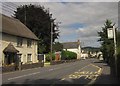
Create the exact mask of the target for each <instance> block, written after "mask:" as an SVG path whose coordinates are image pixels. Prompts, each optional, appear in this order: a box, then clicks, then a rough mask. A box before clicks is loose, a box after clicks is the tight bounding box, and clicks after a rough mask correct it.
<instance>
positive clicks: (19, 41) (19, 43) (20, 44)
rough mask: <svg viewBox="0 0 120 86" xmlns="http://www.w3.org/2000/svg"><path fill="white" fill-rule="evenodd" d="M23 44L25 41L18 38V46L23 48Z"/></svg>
mask: <svg viewBox="0 0 120 86" xmlns="http://www.w3.org/2000/svg"><path fill="white" fill-rule="evenodd" d="M22 43H23V39H22V38H20V37H18V38H17V46H22Z"/></svg>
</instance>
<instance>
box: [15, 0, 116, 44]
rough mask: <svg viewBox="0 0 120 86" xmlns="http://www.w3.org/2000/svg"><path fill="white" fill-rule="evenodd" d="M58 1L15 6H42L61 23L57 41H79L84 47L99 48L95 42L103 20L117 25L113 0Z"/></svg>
mask: <svg viewBox="0 0 120 86" xmlns="http://www.w3.org/2000/svg"><path fill="white" fill-rule="evenodd" d="M54 1H55V0H54ZM59 1H61V0H58V2H54V3H52V2H51V3H43V2H41V3H38V2H37V3H33V2H27V3H24V2H21V3H15V4H17V5H20V4H30V3H32V4H36V5H43V6H45V8H46V9H47V8H49V10H50V12H51V13H52V14H53V18H57V20H56V22H62V23H61V24H60V32H61V33H60V39H59V40H60V41H61V42H65V41H75V40H77V39H80V40H81V41H82V42H84V43H85V45H86V46H88V45H90V44H91V46H100V44H99V43H98V42H97V40H98V35H97V32H98V31H101V27H102V26H103V24H104V22H105V20H106V19H111V20H112V21H113V22H115V23H116V25H118V24H117V21H118V3H117V2H112V1H113V0H107V1H111V2H97V0H94V1H95V2H77V0H74V2H73V0H69V2H66V1H67V0H66V1H65V0H62V1H64V2H66V3H59ZM75 1H76V2H75ZM81 1H83V0H81ZM86 1H88V0H86ZM100 1H103V0H100ZM115 1H117V0H115ZM71 2H72V3H71Z"/></svg>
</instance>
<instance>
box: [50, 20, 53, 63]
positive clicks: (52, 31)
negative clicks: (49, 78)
mask: <svg viewBox="0 0 120 86" xmlns="http://www.w3.org/2000/svg"><path fill="white" fill-rule="evenodd" d="M52 44H53V21H51V50H50V51H51V53H50V63H52Z"/></svg>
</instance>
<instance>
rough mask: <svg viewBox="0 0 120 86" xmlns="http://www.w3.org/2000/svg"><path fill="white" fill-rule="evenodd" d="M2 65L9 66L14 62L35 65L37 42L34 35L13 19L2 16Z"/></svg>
mask: <svg viewBox="0 0 120 86" xmlns="http://www.w3.org/2000/svg"><path fill="white" fill-rule="evenodd" d="M0 15H1V16H2V31H0V34H2V39H0V42H1V44H2V49H1V50H2V60H1V61H2V65H3V66H4V65H11V64H15V63H16V62H19V61H21V62H23V64H28V63H36V62H38V59H37V47H38V46H37V41H38V40H39V39H38V38H37V37H36V36H35V34H34V33H33V32H32V31H31V30H29V29H28V28H27V27H26V26H25V25H24V24H22V23H21V22H20V21H19V20H17V19H15V18H11V17H8V16H5V15H2V14H0Z"/></svg>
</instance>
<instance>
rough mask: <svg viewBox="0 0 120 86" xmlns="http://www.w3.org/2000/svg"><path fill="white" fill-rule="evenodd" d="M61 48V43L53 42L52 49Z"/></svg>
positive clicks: (59, 49) (60, 49)
mask: <svg viewBox="0 0 120 86" xmlns="http://www.w3.org/2000/svg"><path fill="white" fill-rule="evenodd" d="M62 50H63V45H62V44H61V43H59V42H55V43H54V44H53V51H54V52H55V51H62Z"/></svg>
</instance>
